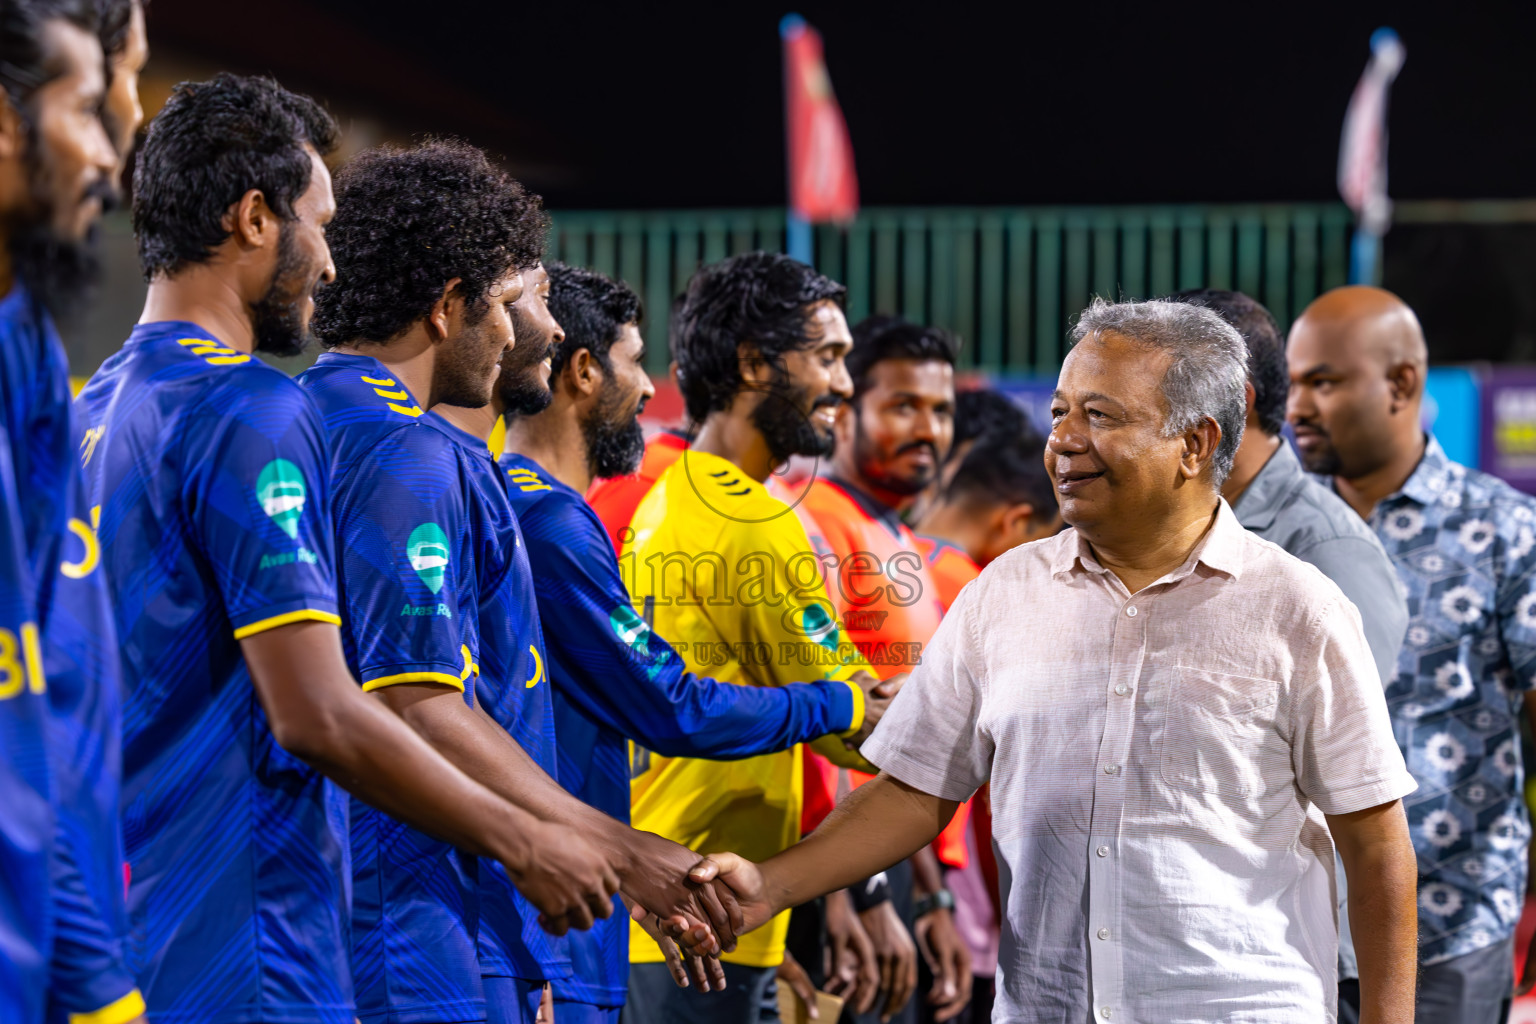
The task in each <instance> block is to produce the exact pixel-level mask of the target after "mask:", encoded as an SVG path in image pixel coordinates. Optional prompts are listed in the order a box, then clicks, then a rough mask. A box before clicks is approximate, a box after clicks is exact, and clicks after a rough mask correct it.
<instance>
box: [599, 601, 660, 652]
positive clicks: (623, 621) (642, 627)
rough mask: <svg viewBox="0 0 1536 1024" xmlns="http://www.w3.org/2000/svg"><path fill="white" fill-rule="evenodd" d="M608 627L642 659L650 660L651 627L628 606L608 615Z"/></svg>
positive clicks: (616, 609)
mask: <svg viewBox="0 0 1536 1024" xmlns="http://www.w3.org/2000/svg"><path fill="white" fill-rule="evenodd" d="M608 625H609V627H610V628H612V630H613V633H614V635H615V636H617V637H618V638H619V640H620V642H622V643H623V644H625V645H626V646H628V647H630V648H632V649H633V650H634V652H635V653H636V654H638V655H639V656H640V657H642V658H649V657H650V656H651V651H650V639H651V627H650V626H647V625H646V624H645V620H644V619H642V618H641V617H640V616H639V614H638V613H637V612H636V611H635V610H634V609H633V608H631V607H630V606H629V605H627V604H622V605H619V607H617V608H615V609H614V610H613V611H611V612H609V613H608Z"/></svg>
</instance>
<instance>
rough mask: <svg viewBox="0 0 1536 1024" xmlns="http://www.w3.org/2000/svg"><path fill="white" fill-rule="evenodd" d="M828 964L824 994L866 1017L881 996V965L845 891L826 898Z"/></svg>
mask: <svg viewBox="0 0 1536 1024" xmlns="http://www.w3.org/2000/svg"><path fill="white" fill-rule="evenodd" d="M827 960H828V961H829V962H828V964H827V991H828V992H830V993H832V994H833V995H835V996H842V997H843V999H844V1000H845V1001H846V1002H847V1003H848V1006H849V1008H850V1009H852V1010H853V1012H854V1013H868V1012H869V1011H870V1009H871V1008H872V1007H873V1006H874V1005H875V996H876V995H878V994H879V993H880V961H879V960H878V959H877V958H876V956H875V944H874V943H873V942H871V941H870V940H869V933H868V932H866V931H865V930H864V926H863V925H862V924H860V923H859V915H858V913H857V912H856V911H855V910H854V909H853V900H852V899H850V898H849V896H848V890H847V889H839V890H837V891H836V892H832V893H828V894H827Z"/></svg>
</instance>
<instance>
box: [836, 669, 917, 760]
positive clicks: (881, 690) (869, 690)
mask: <svg viewBox="0 0 1536 1024" xmlns="http://www.w3.org/2000/svg"><path fill="white" fill-rule="evenodd" d="M848 681H849V682H850V683H852V684H854V685H855V686H857V687H858V688H859V689H861V690H863V691H864V722H863V724H861V725H860V726H859V731H858V732H856V733H854V734H853V735H852V736H849V737H847V738H846V739H845V740H844V741H843V743H844V745H845V746H846V747H847V748H848V749H849V750H857V749H859V747H860V745H862V744H863V742H864V741H865V740H867V739H869V734H870V733H872V732H874V731H875V726H877V725H879V724H880V719H882V718H884V717H885V712H886V709H887V708H889V707H890V706H891V701H893V700H895V699H896V695H897V694H898V693H900V692H901V686H902V684H903V683H905V682H906V681H907V673H905V672H903V673H901V674H900V675H895V676H892V677H891V678H889V679H887V680H886V681H885V682H883V683H882V682H881V681H880V680H879V679H878V678H877V677H875V676H872V675H870V674H869V673H868V672H865V671H863V670H862V669H861V670H859V671H858V672H855V673H854V674H853V675H851V676H849V677H848Z"/></svg>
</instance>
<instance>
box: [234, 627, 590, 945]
mask: <svg viewBox="0 0 1536 1024" xmlns="http://www.w3.org/2000/svg"><path fill="white" fill-rule="evenodd" d="M240 647H241V650H242V652H243V653H244V655H245V660H246V663H247V664H248V665H249V667H250V671H251V679H252V680H253V682H254V683H255V687H256V694H257V697H258V698H259V699H260V701H261V705H262V708H263V709H264V710H265V711H266V713H267V720H268V722H269V723H270V725H271V729H272V735H273V737H274V738H275V739H276V740H277V742H278V745H279V746H281V747H282V748H283V749H284V750H286V751H288V752H289V753H291V754H293V755H294V756H295V757H297V758H300V759H301V760H303V761H305V762H307V763H308V764H310V765H311V766H313V767H314V768H315V770H316V771H319V772H320V773H321V774H323V775H325V776H326V777H328V778H330V779H332V780H334V781H335V782H336V783H337V785H339V786H341V787H342V788H343V789H345V790H347V791H348V792H349V793H352V794H354V795H355V796H357V797H358V799H360V800H363V801H364V802H366V803H370V804H372V805H373V806H375V807H377V808H379V809H380V810H382V811H384V812H385V813H387V814H390V815H392V816H394V817H396V818H399V819H400V820H401V821H403V822H405V823H407V824H409V825H411V826H412V827H414V828H419V829H421V830H422V831H424V832H427V833H430V834H431V835H434V836H437V837H438V838H440V839H442V840H444V841H445V842H449V843H452V844H453V845H455V846H458V847H461V848H462V849H464V850H466V851H468V852H470V853H473V854H477V855H480V856H487V857H494V858H495V859H496V860H499V861H501V862H502V863H503V864H505V865H506V867H507V870H508V872H510V873H511V875H512V878H513V879H514V880H515V881H516V882H517V884H518V887H519V888H520V889H522V890H523V892H524V894H525V895H526V896H527V897H528V899H529V900H530V901H531V902H532V903H533V904H534V905H535V906H536V907H538V908H539V910H540V912H541V913H542V914H543V916H544V925H545V927H547V928H549V930H551V931H553V932H555V933H556V934H563V933H564V932H565V931H566V930H567V929H568V928H570V927H576V928H590V927H591V926H592V922H593V919H594V917H607V916H608V915H609V914H610V913H611V912H612V906H613V905H612V902H611V898H612V896H613V893H614V891H615V890H616V889H617V888H618V878H617V876H616V874H615V872H614V871H613V869H612V866H611V864H610V863H609V860H608V859H607V858H605V857H604V856H603V855H602V854H600V853H599V852H598V851H597V850H596V849H594V848H593V847H592V846H590V845H589V844H588V843H587V841H586V840H585V839H583V838H582V836H581V835H579V834H575V833H572V832H570V831H568V830H566V829H561V828H557V827H555V826H552V825H548V824H546V823H544V822H543V821H540V820H538V819H537V818H536V817H535V816H533V815H531V814H529V813H527V812H526V811H523V810H520V809H519V808H517V807H515V806H513V805H512V804H510V803H508V802H507V801H506V800H503V799H501V798H500V797H498V796H497V795H496V794H495V793H493V792H491V790H489V789H487V788H486V787H485V786H483V785H480V784H479V783H477V782H475V781H474V780H473V779H470V778H469V777H468V776H466V775H464V773H462V772H461V771H459V770H458V769H457V768H455V767H454V766H453V765H452V764H450V763H449V762H448V761H446V760H444V759H443V757H442V755H440V754H439V753H437V751H435V750H433V749H432V748H431V747H430V746H428V745H427V744H426V743H425V742H424V741H423V740H422V739H421V737H419V736H418V735H416V733H415V732H413V731H412V730H411V728H410V727H409V726H407V725H406V724H405V723H404V722H402V721H401V720H400V718H399V717H397V716H396V715H393V714H391V713H390V712H389V711H388V710H387V709H385V708H383V707H381V706H380V705H379V703H378V702H377V701H375V700H373V699H372V698H370V697H368V696H367V695H366V694H364V693H363V691H362V690H361V689H360V688H359V687H358V685H357V683H355V682H354V681H353V679H352V674H351V672H350V671H348V669H347V664H346V660H345V659H344V658H343V656H342V650H341V635H340V632H339V631H338V630H337V628H336V627H335V626H333V625H330V624H329V623H324V622H310V621H306V622H294V623H289V624H288V625H284V626H278V627H277V628H275V629H269V630H266V631H264V632H261V633H257V634H255V635H253V636H248V637H246V638H244V639H242V640H241V641H240ZM456 696H457V695H456ZM458 699H460V700H461V701H462V697H459V698H458Z"/></svg>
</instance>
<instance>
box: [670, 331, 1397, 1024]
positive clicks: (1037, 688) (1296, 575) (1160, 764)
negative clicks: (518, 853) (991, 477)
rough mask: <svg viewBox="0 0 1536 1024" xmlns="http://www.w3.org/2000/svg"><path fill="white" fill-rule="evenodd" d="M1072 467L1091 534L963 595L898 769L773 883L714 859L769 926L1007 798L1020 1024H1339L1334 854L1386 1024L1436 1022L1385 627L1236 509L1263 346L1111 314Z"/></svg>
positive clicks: (1072, 513) (1005, 881)
mask: <svg viewBox="0 0 1536 1024" xmlns="http://www.w3.org/2000/svg"><path fill="white" fill-rule="evenodd" d="M1076 337H1077V339H1078V341H1077V344H1076V347H1074V348H1073V350H1072V351H1071V353H1070V354H1069V355H1068V357H1067V360H1066V362H1065V364H1064V365H1063V366H1062V371H1061V378H1060V380H1059V382H1058V385H1057V389H1056V394H1055V396H1054V399H1053V404H1052V426H1051V435H1050V439H1049V442H1048V447H1047V451H1046V467H1047V469H1048V470H1049V472H1050V474H1051V479H1052V482H1053V484H1054V485H1055V488H1056V493H1057V497H1058V500H1059V501H1060V504H1061V509H1062V514H1063V517H1064V518H1065V519H1066V521H1067V523H1068V524H1070V525H1071V526H1072V527H1073V529H1071V530H1068V531H1065V532H1064V533H1062V534H1059V535H1058V536H1056V537H1053V538H1050V539H1047V540H1042V541H1037V542H1035V543H1033V544H1026V545H1023V546H1021V547H1018V548H1015V549H1014V550H1013V551H1011V552H1009V553H1008V554H1006V555H1003V556H1002V557H1000V558H998V559H997V560H996V561H994V562H993V563H992V564H991V565H990V566H988V567H987V569H986V571H985V572H983V573H982V575H981V576H980V578H978V579H977V580H976V581H975V582H974V583H972V584H971V586H969V587H967V588H966V589H965V591H964V592H963V593H962V594H961V595H960V597H959V598H958V600H957V601H956V602H955V604H954V606H953V607H952V608H951V609H950V612H949V614H948V615H947V616H946V617H945V619H944V622H943V624H942V625H941V626H940V627H939V631H938V633H937V634H936V635H935V636H934V638H933V640H932V642H931V643H930V645H929V647H928V648H927V649H925V651H924V655H923V664H922V665H921V666H919V667H918V669H917V670H916V671H915V672H914V673H913V674H912V676H911V678H910V680H909V681H908V683H907V685H906V688H905V689H904V690H903V691H902V694H901V696H900V697H899V698H898V699H897V700H896V701H895V702H894V703H893V704H892V706H891V709H890V711H888V712H887V713H886V717H885V719H884V720H883V721H882V722H881V724H880V727H879V728H878V729H876V731H875V734H874V735H873V736H872V737H871V738H870V739H869V740H868V741H867V742H866V744H865V748H864V750H865V753H866V755H867V756H868V757H869V759H870V760H872V761H874V762H875V763H876V764H878V765H880V766H881V767H882V768H883V769H884V771H882V772H881V774H880V776H879V777H878V778H877V779H876V780H875V781H874V782H872V783H870V784H869V785H867V786H864V787H862V788H860V789H859V790H856V791H855V792H854V794H853V796H852V797H850V798H849V799H848V800H847V801H845V802H844V803H843V804H842V805H840V806H839V807H838V809H837V810H836V811H835V812H834V813H833V815H832V816H831V817H829V818H828V819H827V821H826V822H825V824H823V825H822V827H821V828H820V829H818V830H817V831H816V832H815V833H814V834H813V835H811V836H810V837H809V838H808V839H806V840H805V841H804V842H802V843H801V844H800V845H799V846H796V847H794V848H792V849H790V850H788V851H786V852H785V853H782V854H780V855H778V856H777V857H774V858H772V859H770V860H768V861H767V862H765V863H764V864H762V865H755V864H752V863H750V862H748V861H745V860H742V859H740V858H738V857H735V856H732V855H730V854H716V855H714V856H712V857H710V858H708V859H707V860H706V861H705V862H704V863H703V864H701V865H700V867H699V868H697V869H695V872H694V878H695V879H696V880H703V879H705V878H707V877H710V876H712V875H714V874H715V873H716V872H719V874H720V876H721V877H723V878H724V879H725V880H726V882H727V883H728V884H729V885H731V887H732V888H733V889H735V890H736V892H737V894H738V896H739V898H740V899H741V900H742V903H743V909H744V911H745V913H746V915H747V920H746V926H747V927H751V926H753V925H754V924H757V923H759V922H761V921H763V920H766V919H767V917H768V915H770V914H772V913H773V912H775V911H776V910H779V909H781V908H783V907H785V906H792V905H794V904H796V903H799V902H802V901H804V900H805V899H808V898H811V897H812V896H814V895H816V894H817V893H820V892H824V891H827V890H829V889H835V888H838V887H839V886H844V885H847V884H849V883H850V882H852V881H854V880H856V879H858V878H860V877H863V876H865V875H868V874H870V873H871V872H873V871H875V870H878V869H879V868H882V867H884V866H885V865H887V864H889V863H891V862H893V861H895V860H898V859H899V858H901V857H904V856H907V855H908V854H909V853H911V851H912V850H914V849H916V848H918V847H920V846H922V845H924V844H926V843H927V842H929V841H930V840H931V839H932V838H933V837H934V835H935V834H937V832H938V831H939V829H940V828H941V827H942V826H943V824H944V823H945V822H946V821H947V820H948V819H949V816H950V815H951V813H953V811H954V809H955V807H956V804H957V802H958V801H960V800H963V799H965V798H966V797H968V796H969V795H970V794H971V792H972V791H974V790H975V789H976V787H978V786H979V785H980V784H982V783H984V782H990V783H991V785H992V807H993V815H994V822H993V834H994V836H995V838H996V845H997V850H998V866H999V873H1000V876H1001V884H1002V901H1003V907H1004V923H1003V945H1002V953H1001V956H1000V959H999V979H998V980H999V989H1000V991H999V994H998V1009H997V1012H996V1019H998V1020H1006V1021H1010V1022H1022V1021H1042V1022H1044V1021H1052V1022H1055V1021H1064V1020H1070V1021H1080V1022H1081V1021H1086V1020H1088V1019H1094V1020H1099V1021H1110V1022H1116V1021H1145V1022H1159V1024H1161V1022H1167V1021H1209V1020H1217V1019H1220V1020H1264V1021H1269V1022H1287V1024H1288V1022H1297V1024H1300V1022H1303V1021H1305V1022H1315V1021H1322V1020H1332V1019H1333V1017H1334V1012H1335V1011H1334V1004H1335V999H1336V994H1337V989H1336V987H1335V984H1334V976H1335V964H1334V936H1335V931H1334V919H1333V915H1334V908H1333V904H1332V892H1331V890H1332V884H1331V883H1332V876H1333V864H1334V860H1333V850H1332V848H1331V844H1330V842H1329V838H1328V834H1327V833H1326V832H1325V831H1324V830H1323V829H1321V828H1319V827H1317V825H1316V824H1315V823H1314V820H1313V819H1310V818H1309V816H1308V811H1309V808H1310V807H1311V806H1313V805H1316V806H1317V807H1318V808H1320V809H1321V810H1322V811H1323V812H1324V814H1325V815H1326V816H1327V822H1328V826H1329V831H1331V832H1332V836H1333V839H1334V841H1335V842H1336V843H1337V844H1338V849H1339V852H1340V854H1341V855H1342V858H1343V862H1344V866H1345V871H1346V872H1347V874H1348V875H1349V877H1350V879H1351V881H1352V882H1353V886H1352V898H1351V910H1350V912H1351V914H1352V915H1354V917H1355V920H1356V923H1357V924H1360V923H1363V922H1364V921H1369V922H1370V927H1369V928H1368V929H1363V928H1362V929H1357V933H1358V943H1357V952H1358V955H1359V960H1360V976H1361V977H1360V987H1361V997H1362V1011H1363V1012H1362V1019H1363V1020H1370V1021H1375V1022H1387V1021H1394V1022H1402V1024H1407V1022H1408V1021H1410V1020H1411V1019H1412V1014H1413V979H1414V943H1415V937H1416V936H1415V919H1414V882H1415V878H1416V868H1415V864H1414V856H1413V848H1412V846H1411V844H1410V842H1409V838H1408V829H1407V823H1406V821H1405V820H1404V817H1403V812H1402V806H1401V803H1400V799H1401V797H1402V796H1403V795H1404V794H1405V793H1408V792H1410V791H1412V789H1413V788H1414V783H1413V779H1412V777H1411V776H1409V774H1408V772H1407V770H1406V768H1405V767H1404V764H1403V759H1402V755H1401V754H1400V753H1399V751H1398V748H1397V744H1396V743H1395V742H1394V740H1393V738H1392V729H1391V725H1390V723H1389V721H1388V718H1387V710H1386V703H1385V700H1384V698H1383V696H1382V691H1381V685H1380V682H1379V679H1378V676H1377V671H1376V668H1375V665H1374V663H1373V661H1372V658H1371V652H1370V648H1369V647H1368V646H1367V644H1366V641H1365V637H1364V636H1363V634H1362V631H1361V627H1360V618H1359V615H1358V614H1356V612H1355V611H1354V608H1353V606H1352V605H1350V604H1349V602H1348V601H1347V600H1346V599H1345V597H1344V595H1343V594H1342V593H1341V592H1340V591H1339V589H1338V588H1337V587H1336V586H1334V584H1332V583H1331V582H1329V581H1328V580H1327V579H1326V578H1325V577H1324V576H1323V575H1322V574H1321V573H1320V572H1318V571H1317V570H1316V569H1314V568H1312V567H1311V566H1308V565H1306V564H1304V563H1303V562H1301V561H1299V560H1297V559H1296V558H1293V557H1292V556H1290V555H1288V554H1286V553H1285V552H1283V551H1282V550H1280V549H1279V548H1278V547H1275V546H1274V545H1272V544H1269V543H1267V542H1265V541H1262V540H1260V539H1258V538H1257V537H1254V536H1253V535H1252V534H1250V533H1248V532H1247V531H1246V530H1244V529H1243V528H1242V527H1241V526H1240V525H1239V524H1238V522H1237V519H1236V517H1235V516H1233V514H1232V510H1231V509H1230V508H1229V507H1228V506H1227V504H1226V503H1225V502H1224V501H1223V500H1222V498H1221V493H1220V491H1221V484H1222V482H1223V480H1224V479H1225V477H1226V476H1227V474H1228V473H1229V472H1230V470H1231V467H1232V458H1233V453H1234V452H1235V451H1236V449H1237V447H1238V443H1239V440H1240V438H1241V435H1242V430H1243V420H1244V415H1245V403H1244V380H1245V353H1244V349H1243V343H1242V339H1241V338H1240V337H1239V336H1238V334H1237V332H1236V331H1235V330H1233V328H1232V327H1231V326H1230V325H1228V324H1227V323H1226V322H1224V321H1223V320H1222V319H1221V317H1220V316H1218V315H1217V314H1215V313H1214V312H1212V311H1210V310H1207V309H1201V308H1199V307H1195V306H1190V305H1186V304H1183V303H1171V302H1146V303H1125V304H1120V305H1111V304H1108V303H1105V302H1102V301H1099V302H1095V303H1094V305H1093V306H1091V307H1089V309H1088V310H1086V311H1085V312H1084V314H1083V316H1082V319H1081V321H1080V323H1079V325H1078V328H1077V331H1076Z"/></svg>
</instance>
